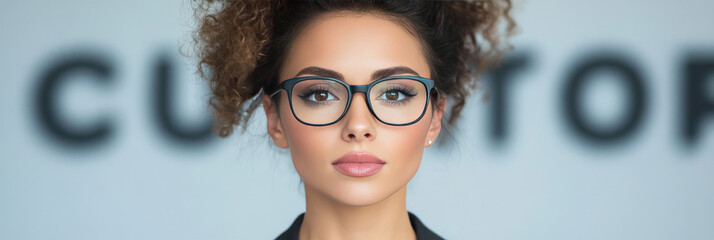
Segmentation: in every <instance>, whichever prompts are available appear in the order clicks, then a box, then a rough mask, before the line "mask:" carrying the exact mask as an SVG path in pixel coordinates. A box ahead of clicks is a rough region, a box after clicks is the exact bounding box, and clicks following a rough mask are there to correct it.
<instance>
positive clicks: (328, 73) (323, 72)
mask: <svg viewBox="0 0 714 240" xmlns="http://www.w3.org/2000/svg"><path fill="white" fill-rule="evenodd" d="M403 73H408V74H414V75H416V76H419V74H418V73H417V72H416V71H414V70H413V69H411V68H408V67H405V66H397V67H391V68H385V69H379V70H377V71H374V73H372V81H374V80H377V79H380V78H385V77H389V76H392V75H396V74H403ZM303 74H312V75H316V76H323V77H331V78H336V79H339V80H343V81H344V79H345V78H344V77H343V76H342V74H340V73H338V72H336V71H333V70H330V69H325V68H321V67H314V66H313V67H306V68H303V69H302V70H300V72H298V73H297V74H295V77H297V76H300V75H303Z"/></svg>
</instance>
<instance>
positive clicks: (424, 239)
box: [275, 212, 443, 240]
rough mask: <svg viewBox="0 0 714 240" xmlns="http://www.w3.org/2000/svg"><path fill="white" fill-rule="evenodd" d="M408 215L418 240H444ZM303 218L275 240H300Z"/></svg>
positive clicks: (297, 220) (415, 218) (303, 215)
mask: <svg viewBox="0 0 714 240" xmlns="http://www.w3.org/2000/svg"><path fill="white" fill-rule="evenodd" d="M407 213H409V222H410V223H411V224H412V229H414V233H416V236H417V240H443V238H441V237H439V235H436V233H434V232H432V231H431V230H429V229H428V228H426V226H424V224H422V223H421V221H419V218H417V216H416V215H414V214H412V213H411V212H407ZM303 217H305V213H301V214H300V215H299V216H298V217H297V218H296V219H295V221H293V224H292V225H291V226H290V228H288V229H287V230H285V232H283V233H282V234H280V236H278V238H276V239H275V240H298V236H299V233H300V225H302V219H303Z"/></svg>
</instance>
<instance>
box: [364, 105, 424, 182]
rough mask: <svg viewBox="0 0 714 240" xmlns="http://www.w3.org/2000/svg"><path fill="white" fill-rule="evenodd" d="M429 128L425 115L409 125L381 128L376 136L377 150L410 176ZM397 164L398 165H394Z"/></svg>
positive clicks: (414, 169) (417, 162)
mask: <svg viewBox="0 0 714 240" xmlns="http://www.w3.org/2000/svg"><path fill="white" fill-rule="evenodd" d="M428 129H429V118H426V116H425V117H424V118H423V119H422V120H420V121H419V122H417V123H415V124H412V125H409V126H399V127H390V128H388V129H382V131H381V132H380V135H379V136H378V137H377V138H381V139H379V140H378V141H379V142H380V144H376V145H377V146H379V148H380V149H379V151H380V152H381V153H382V154H384V156H388V157H389V158H390V159H392V160H393V163H392V164H393V165H394V166H395V167H396V168H397V169H402V170H405V171H403V173H405V174H407V175H409V176H411V175H413V174H414V173H416V170H417V169H418V168H419V165H420V163H421V158H422V155H423V153H424V141H425V139H426V135H427V131H428ZM396 165H399V166H396Z"/></svg>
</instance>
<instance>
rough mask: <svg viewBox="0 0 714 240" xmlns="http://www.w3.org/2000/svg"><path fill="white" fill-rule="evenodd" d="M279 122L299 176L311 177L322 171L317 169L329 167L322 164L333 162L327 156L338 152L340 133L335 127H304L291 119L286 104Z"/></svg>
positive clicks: (290, 113) (291, 116)
mask: <svg viewBox="0 0 714 240" xmlns="http://www.w3.org/2000/svg"><path fill="white" fill-rule="evenodd" d="M283 106H284V107H283ZM280 120H281V124H282V125H283V129H284V131H285V134H286V138H287V141H288V145H289V148H290V155H291V157H292V160H293V164H294V165H295V168H296V170H297V172H298V173H299V174H300V175H301V176H312V175H314V174H317V173H318V172H319V171H323V170H324V169H318V168H320V167H325V166H331V165H325V164H324V163H325V162H331V161H332V160H334V159H328V156H333V155H334V154H335V151H336V150H339V148H337V144H339V140H340V131H339V129H338V128H337V127H336V126H337V125H332V126H324V127H313V126H308V125H304V124H302V123H300V122H298V121H297V119H295V117H293V115H292V112H291V111H290V107H289V105H288V103H285V104H283V105H282V106H281V115H280ZM327 170H329V169H327Z"/></svg>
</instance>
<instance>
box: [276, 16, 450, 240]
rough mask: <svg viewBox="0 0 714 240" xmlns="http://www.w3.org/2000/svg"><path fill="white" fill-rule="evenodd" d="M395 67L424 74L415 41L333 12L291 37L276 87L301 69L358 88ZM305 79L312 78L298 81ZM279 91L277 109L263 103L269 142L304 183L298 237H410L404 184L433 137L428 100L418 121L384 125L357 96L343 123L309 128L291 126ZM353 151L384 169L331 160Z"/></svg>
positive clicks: (438, 112)
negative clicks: (369, 170) (347, 166)
mask: <svg viewBox="0 0 714 240" xmlns="http://www.w3.org/2000/svg"><path fill="white" fill-rule="evenodd" d="M396 66H404V67H408V68H411V69H413V70H414V71H416V73H418V75H419V76H422V77H425V78H430V77H431V76H430V75H429V65H428V62H427V60H426V57H425V56H424V55H423V53H422V49H421V46H420V44H419V42H418V40H417V39H416V38H415V37H414V36H413V35H411V34H410V33H409V32H408V31H407V30H406V29H405V28H404V27H402V26H401V25H399V24H397V23H396V22H394V21H393V20H390V19H388V18H386V17H385V16H381V15H379V14H374V13H368V14H356V13H349V12H340V13H329V14H325V15H323V16H320V17H318V18H317V19H315V20H313V21H312V22H311V23H310V24H309V25H308V26H307V27H306V28H305V29H303V30H302V31H301V32H300V33H299V34H298V35H297V37H296V39H295V40H294V41H293V42H292V45H291V47H290V48H289V51H288V52H287V55H286V60H285V62H284V64H283V66H282V68H281V70H280V74H279V75H280V81H281V82H282V81H285V80H287V79H289V78H292V77H296V74H297V73H298V72H300V71H301V70H302V69H304V68H307V67H320V68H325V69H330V70H333V71H336V72H338V73H340V74H342V76H344V79H342V80H343V81H345V82H346V83H348V84H352V85H356V84H359V85H363V84H368V83H370V82H371V81H372V80H373V79H372V73H373V72H374V71H377V70H380V69H385V68H390V67H396ZM309 75H314V74H303V75H299V76H309ZM398 75H413V74H404V73H401V74H398ZM280 94H282V96H281V98H280V101H281V103H280V104H279V105H277V106H279V108H278V107H276V105H275V104H273V102H272V101H271V99H270V98H269V97H267V95H264V96H263V99H262V101H263V102H262V103H263V107H264V109H265V113H266V117H267V120H268V121H267V123H268V124H267V125H268V133H269V134H270V136H271V138H272V140H273V142H274V143H275V145H277V146H278V147H281V148H289V149H290V154H291V157H292V161H293V164H294V166H295V169H296V170H297V173H298V174H299V175H300V177H301V178H302V180H303V182H304V186H305V197H306V211H305V218H304V220H303V224H302V226H301V228H300V239H416V236H415V234H414V231H413V229H412V228H411V224H410V222H409V218H408V214H407V210H406V186H407V183H408V182H409V180H410V179H411V178H412V177H413V176H414V174H416V172H417V169H418V168H419V165H420V163H421V159H422V155H423V152H424V148H426V147H429V146H430V144H429V143H428V141H429V140H432V141H435V140H436V138H437V137H438V135H439V132H440V130H441V118H442V116H443V112H444V111H443V108H432V106H431V104H432V102H431V101H430V103H429V106H428V108H427V111H426V113H425V115H424V117H423V118H422V119H421V120H419V121H418V122H416V123H414V124H412V125H408V126H390V125H386V124H383V123H381V122H379V121H378V120H377V119H376V118H374V116H372V114H371V113H370V112H369V109H368V107H367V104H366V102H365V96H364V95H363V94H360V93H358V94H355V95H354V96H353V101H352V103H351V106H350V108H349V110H348V111H347V114H346V115H345V116H344V118H343V119H342V120H340V121H339V122H337V123H335V124H333V125H329V126H321V127H314V126H308V125H304V124H302V123H300V122H298V121H297V119H295V118H294V117H293V115H292V114H291V111H290V106H289V103H288V99H287V92H286V91H281V92H280ZM439 101H442V103H443V101H444V100H443V99H440V100H439ZM444 105H445V104H440V106H444ZM352 151H359V152H369V153H371V154H372V155H374V156H376V157H378V158H380V159H381V160H383V161H385V162H386V164H385V165H384V167H383V168H382V169H381V171H380V172H378V173H377V174H375V175H372V176H368V177H362V178H356V177H350V176H346V175H343V174H341V173H340V172H338V171H337V170H336V169H334V168H333V166H332V164H331V163H332V162H333V161H335V160H336V159H338V158H340V157H341V156H343V155H344V154H346V153H348V152H352Z"/></svg>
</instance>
